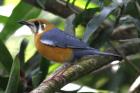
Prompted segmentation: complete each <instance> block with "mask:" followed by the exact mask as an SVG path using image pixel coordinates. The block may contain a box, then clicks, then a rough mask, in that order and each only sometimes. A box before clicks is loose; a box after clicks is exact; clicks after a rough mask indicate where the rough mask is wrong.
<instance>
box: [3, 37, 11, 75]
mask: <svg viewBox="0 0 140 93" xmlns="http://www.w3.org/2000/svg"><path fill="white" fill-rule="evenodd" d="M0 51H1V53H0V62H1V64H2V65H3V66H4V68H5V69H6V70H7V71H8V72H10V69H11V66H12V62H13V59H12V56H11V54H10V52H9V51H8V49H7V48H6V46H5V45H4V43H3V42H2V41H1V40H0Z"/></svg>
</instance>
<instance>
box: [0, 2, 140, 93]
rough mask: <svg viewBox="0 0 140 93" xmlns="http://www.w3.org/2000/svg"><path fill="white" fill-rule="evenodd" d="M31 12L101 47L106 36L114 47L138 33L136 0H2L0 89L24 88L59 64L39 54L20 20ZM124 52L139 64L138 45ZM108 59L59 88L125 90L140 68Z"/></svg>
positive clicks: (24, 91) (21, 92)
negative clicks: (98, 68) (106, 63)
mask: <svg viewBox="0 0 140 93" xmlns="http://www.w3.org/2000/svg"><path fill="white" fill-rule="evenodd" d="M32 18H45V19H47V20H49V21H50V22H51V23H53V24H55V25H56V27H57V28H59V29H61V30H64V31H66V32H67V33H69V34H71V35H75V36H76V37H77V38H79V39H80V40H83V41H84V42H87V43H88V44H89V45H90V46H92V47H95V48H98V49H99V50H100V51H105V50H107V49H108V48H111V47H112V44H110V43H109V42H112V43H113V45H114V46H116V47H117V46H119V45H120V44H124V43H130V42H131V43H132V42H135V41H137V40H138V41H139V36H140V27H139V26H140V1H139V0H134V1H130V0H52V1H51V0H0V93H4V92H5V93H28V92H29V91H31V90H32V89H34V88H36V87H37V86H38V85H39V84H40V83H41V82H42V81H43V80H44V79H45V78H46V77H47V76H48V75H50V74H51V73H52V72H53V71H55V69H56V68H57V67H58V66H60V65H61V64H57V63H55V62H52V61H49V60H47V59H45V58H43V57H42V56H41V55H40V54H39V53H38V52H37V51H36V48H35V46H34V38H33V34H32V33H31V31H30V29H29V28H28V27H26V26H22V25H20V24H18V21H20V20H28V19H32ZM132 50H133V49H132ZM126 57H127V58H128V59H129V60H131V62H132V63H134V66H135V67H136V68H139V65H140V63H139V60H140V55H139V50H138V51H137V53H134V54H132V55H126V56H125V58H126ZM125 61H126V60H125ZM112 64H114V65H113V66H110V67H108V68H106V69H104V70H102V71H99V72H97V73H94V74H88V75H86V76H83V77H82V78H80V79H78V80H77V81H74V82H73V83H70V84H69V85H67V86H65V87H64V88H62V89H61V92H62V93H67V92H69V93H77V92H78V91H79V92H95V93H128V91H129V90H130V87H131V86H132V84H133V82H134V81H135V80H136V79H137V78H138V76H139V69H138V70H137V71H136V70H135V68H134V67H133V66H131V64H128V63H127V62H124V60H122V63H121V64H119V61H114V62H112ZM137 82H140V81H137ZM138 85H139V84H138ZM138 85H137V86H138ZM69 87H70V89H69ZM135 91H136V92H134V93H139V90H138V89H135Z"/></svg>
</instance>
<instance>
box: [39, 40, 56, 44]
mask: <svg viewBox="0 0 140 93" xmlns="http://www.w3.org/2000/svg"><path fill="white" fill-rule="evenodd" d="M40 41H41V43H43V44H46V45H55V43H54V42H53V41H51V40H40Z"/></svg>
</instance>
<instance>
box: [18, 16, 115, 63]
mask: <svg viewBox="0 0 140 93" xmlns="http://www.w3.org/2000/svg"><path fill="white" fill-rule="evenodd" d="M19 23H20V24H22V25H26V26H28V27H29V28H30V29H31V31H32V32H33V33H34V42H35V46H36V48H37V51H38V52H39V53H40V54H41V55H42V56H43V57H45V58H47V59H48V60H51V61H55V62H58V63H62V64H63V63H64V64H65V63H66V64H67V63H68V64H69V63H73V62H74V61H75V60H78V59H80V58H82V57H84V56H88V55H104V56H118V55H117V54H114V53H108V52H101V51H99V50H98V49H95V48H92V47H90V46H89V45H88V44H87V43H85V42H83V41H81V40H79V39H77V38H76V37H75V36H73V35H70V34H68V33H66V32H65V31H62V30H60V29H59V28H57V27H55V25H54V24H52V23H50V22H49V21H47V20H46V19H30V20H27V21H26V20H21V21H19Z"/></svg>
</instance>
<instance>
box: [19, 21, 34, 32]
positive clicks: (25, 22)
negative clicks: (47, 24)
mask: <svg viewBox="0 0 140 93" xmlns="http://www.w3.org/2000/svg"><path fill="white" fill-rule="evenodd" d="M18 23H19V24H22V25H26V26H28V27H29V28H30V29H31V31H32V32H33V33H35V31H36V27H35V25H34V24H33V23H31V22H28V21H24V20H22V21H18Z"/></svg>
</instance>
